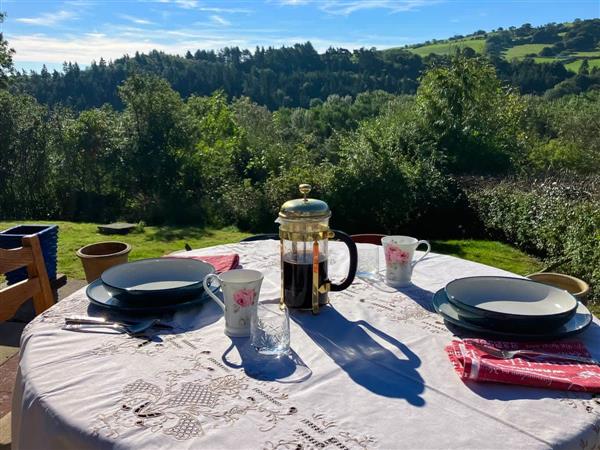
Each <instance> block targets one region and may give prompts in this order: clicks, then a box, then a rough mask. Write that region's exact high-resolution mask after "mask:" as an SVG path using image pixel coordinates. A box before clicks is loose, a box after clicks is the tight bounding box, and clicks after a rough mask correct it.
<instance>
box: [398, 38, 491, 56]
mask: <svg viewBox="0 0 600 450" xmlns="http://www.w3.org/2000/svg"><path fill="white" fill-rule="evenodd" d="M484 46H485V40H484V39H464V40H460V41H448V42H442V43H439V44H431V45H424V46H422V47H415V48H409V49H408V50H409V51H411V52H413V53H416V54H417V55H419V56H421V57H423V56H427V55H429V54H430V53H435V54H437V55H450V54H452V53H454V52H455V51H456V50H457V49H459V48H464V47H471V48H472V49H473V50H475V51H476V52H477V53H483V48H484Z"/></svg>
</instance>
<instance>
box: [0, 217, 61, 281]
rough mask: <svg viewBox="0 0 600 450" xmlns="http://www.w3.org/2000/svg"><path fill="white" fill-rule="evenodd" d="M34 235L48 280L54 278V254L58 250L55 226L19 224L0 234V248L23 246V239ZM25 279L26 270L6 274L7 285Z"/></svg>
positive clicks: (56, 228) (56, 227)
mask: <svg viewBox="0 0 600 450" xmlns="http://www.w3.org/2000/svg"><path fill="white" fill-rule="evenodd" d="M31 235H36V236H37V237H38V238H39V240H40V246H41V247H42V254H43V255H44V264H45V265H46V272H48V278H49V279H51V280H53V279H55V278H56V253H57V250H58V226H57V225H27V224H21V225H17V226H14V227H12V228H9V229H7V230H4V231H2V232H0V248H4V249H11V248H18V247H21V246H22V245H23V237H24V236H31ZM26 278H27V269H25V268H24V267H23V268H21V269H17V270H13V271H12V272H8V273H7V274H6V280H7V281H8V284H15V283H18V282H19V281H21V280H25V279H26Z"/></svg>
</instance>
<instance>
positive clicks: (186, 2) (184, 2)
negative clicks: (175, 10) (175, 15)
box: [175, 0, 198, 9]
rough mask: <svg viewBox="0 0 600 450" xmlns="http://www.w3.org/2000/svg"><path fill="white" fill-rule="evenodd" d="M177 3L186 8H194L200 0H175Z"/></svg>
mask: <svg viewBox="0 0 600 450" xmlns="http://www.w3.org/2000/svg"><path fill="white" fill-rule="evenodd" d="M175 4H176V5H179V6H181V7H182V8H184V9H193V8H197V7H198V0H175Z"/></svg>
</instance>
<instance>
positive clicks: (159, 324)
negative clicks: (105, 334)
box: [65, 316, 173, 329]
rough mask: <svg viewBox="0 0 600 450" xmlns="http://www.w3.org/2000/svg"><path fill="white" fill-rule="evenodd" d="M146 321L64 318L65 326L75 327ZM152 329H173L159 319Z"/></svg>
mask: <svg viewBox="0 0 600 450" xmlns="http://www.w3.org/2000/svg"><path fill="white" fill-rule="evenodd" d="M146 321H147V320H142V321H140V320H107V319H105V318H104V317H90V316H67V317H65V324H67V325H70V324H75V325H85V324H90V325H96V324H98V325H111V324H116V325H126V326H131V325H137V324H139V323H143V322H146ZM154 328H165V329H173V327H172V326H171V325H169V324H167V323H164V322H162V321H161V320H160V319H158V320H157V321H156V323H155V324H154Z"/></svg>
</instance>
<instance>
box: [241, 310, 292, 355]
mask: <svg viewBox="0 0 600 450" xmlns="http://www.w3.org/2000/svg"><path fill="white" fill-rule="evenodd" d="M250 343H251V345H252V346H253V347H254V348H255V349H256V351H257V352H258V353H260V354H261V355H273V356H280V355H284V354H287V353H288V352H289V351H290V317H289V314H288V309H287V307H286V306H285V305H283V304H280V302H279V299H277V300H264V301H261V302H259V303H258V305H257V308H256V314H254V315H253V316H252V319H251V324H250Z"/></svg>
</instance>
